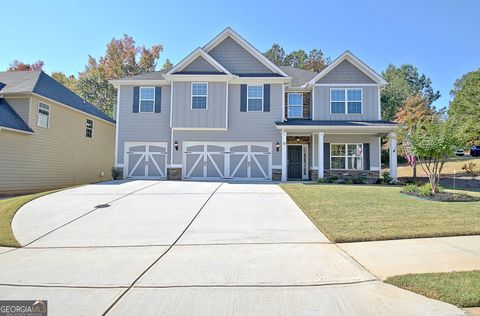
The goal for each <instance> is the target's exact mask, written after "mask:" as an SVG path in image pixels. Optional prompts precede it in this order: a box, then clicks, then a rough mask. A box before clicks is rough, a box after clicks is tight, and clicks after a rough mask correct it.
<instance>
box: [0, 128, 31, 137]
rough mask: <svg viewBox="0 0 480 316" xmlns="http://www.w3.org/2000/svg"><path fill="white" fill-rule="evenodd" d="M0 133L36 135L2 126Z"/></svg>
mask: <svg viewBox="0 0 480 316" xmlns="http://www.w3.org/2000/svg"><path fill="white" fill-rule="evenodd" d="M0 131H9V132H17V133H22V134H28V135H33V134H35V133H33V132H27V131H22V130H19V129H15V128H10V127H5V126H0Z"/></svg>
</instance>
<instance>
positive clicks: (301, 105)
mask: <svg viewBox="0 0 480 316" xmlns="http://www.w3.org/2000/svg"><path fill="white" fill-rule="evenodd" d="M290 94H299V95H300V96H301V102H300V116H290V115H289V113H290ZM294 106H295V107H298V105H294ZM287 118H303V93H301V92H287Z"/></svg>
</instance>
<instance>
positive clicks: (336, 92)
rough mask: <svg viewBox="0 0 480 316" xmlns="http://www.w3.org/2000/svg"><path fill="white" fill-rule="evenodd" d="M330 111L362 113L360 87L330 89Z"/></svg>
mask: <svg viewBox="0 0 480 316" xmlns="http://www.w3.org/2000/svg"><path fill="white" fill-rule="evenodd" d="M330 113H332V114H362V89H361V88H349V89H343V88H342V89H330Z"/></svg>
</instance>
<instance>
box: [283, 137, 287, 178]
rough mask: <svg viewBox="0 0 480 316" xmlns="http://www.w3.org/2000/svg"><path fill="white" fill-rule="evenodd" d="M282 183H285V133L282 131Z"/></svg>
mask: <svg viewBox="0 0 480 316" xmlns="http://www.w3.org/2000/svg"><path fill="white" fill-rule="evenodd" d="M282 181H287V132H285V131H284V130H282Z"/></svg>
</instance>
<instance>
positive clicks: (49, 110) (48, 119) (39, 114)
mask: <svg viewBox="0 0 480 316" xmlns="http://www.w3.org/2000/svg"><path fill="white" fill-rule="evenodd" d="M40 104H43V105H45V106H47V107H48V109H44V108H42V110H43V111H46V112H48V114H41V113H40ZM51 112H52V111H51V106H50V104H46V103H44V102H38V104H37V126H38V127H41V128H50V118H51ZM40 116H42V117H44V116H46V117H47V126H43V125H40Z"/></svg>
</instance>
